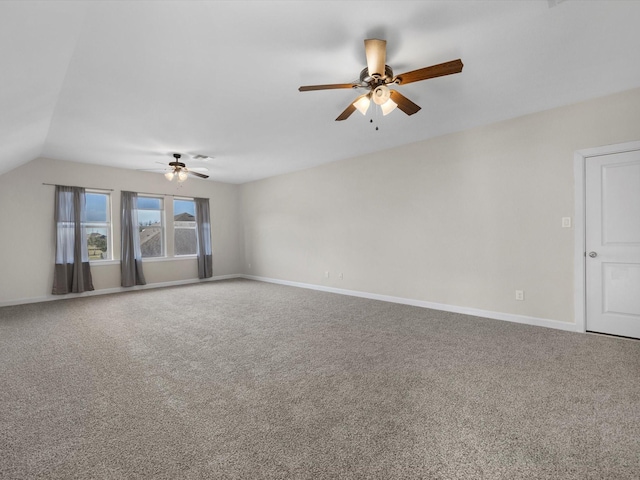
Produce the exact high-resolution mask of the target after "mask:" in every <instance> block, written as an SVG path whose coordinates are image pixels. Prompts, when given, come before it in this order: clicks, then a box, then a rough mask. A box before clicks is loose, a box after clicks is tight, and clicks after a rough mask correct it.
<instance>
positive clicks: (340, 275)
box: [338, 272, 344, 280]
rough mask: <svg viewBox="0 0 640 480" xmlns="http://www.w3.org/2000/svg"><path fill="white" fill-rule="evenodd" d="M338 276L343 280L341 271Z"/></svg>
mask: <svg viewBox="0 0 640 480" xmlns="http://www.w3.org/2000/svg"><path fill="white" fill-rule="evenodd" d="M338 278H339V279H340V280H343V279H344V275H343V274H342V272H340V273H339V274H338Z"/></svg>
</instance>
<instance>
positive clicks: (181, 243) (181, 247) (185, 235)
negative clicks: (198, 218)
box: [175, 228, 198, 255]
mask: <svg viewBox="0 0 640 480" xmlns="http://www.w3.org/2000/svg"><path fill="white" fill-rule="evenodd" d="M175 239H176V255H195V254H196V253H198V252H197V248H196V247H197V245H198V244H197V242H198V240H197V239H196V229H195V228H176V229H175Z"/></svg>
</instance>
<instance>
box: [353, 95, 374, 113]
mask: <svg viewBox="0 0 640 480" xmlns="http://www.w3.org/2000/svg"><path fill="white" fill-rule="evenodd" d="M370 104H371V100H369V97H368V96H366V95H365V96H362V97H360V98H359V99H358V100H356V101H355V102H353V106H354V107H356V108H357V109H358V111H359V112H360V113H361V114H362V115H366V113H367V110H369V105H370Z"/></svg>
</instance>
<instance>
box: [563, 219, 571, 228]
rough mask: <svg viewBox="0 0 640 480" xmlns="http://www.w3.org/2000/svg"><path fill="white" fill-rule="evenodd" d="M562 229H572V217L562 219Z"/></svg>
mask: <svg viewBox="0 0 640 480" xmlns="http://www.w3.org/2000/svg"><path fill="white" fill-rule="evenodd" d="M562 228H571V217H562Z"/></svg>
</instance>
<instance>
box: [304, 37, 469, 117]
mask: <svg viewBox="0 0 640 480" xmlns="http://www.w3.org/2000/svg"><path fill="white" fill-rule="evenodd" d="M386 50H387V41H386V40H379V39H377V38H370V39H367V40H365V41H364V53H365V56H366V57H367V68H365V69H364V70H362V71H361V72H360V82H354V83H336V84H330V85H307V86H302V87H300V88H298V90H299V91H300V92H310V91H312V90H333V89H340V88H354V89H357V88H364V89H367V90H368V92H367V93H365V94H364V95H360V96H359V97H358V98H356V99H355V101H354V102H353V103H352V104H351V105H349V106H348V107H347V108H346V109H345V111H344V112H342V113H341V114H340V115H339V116H338V118H336V121H341V120H346V119H347V118H349V116H351V114H352V113H353V112H354V111H356V110H358V111H359V112H360V113H362V114H363V115H365V114H366V113H367V111H368V110H369V106H370V105H371V100H372V99H373V103H375V104H376V105H379V106H380V109H381V110H382V114H383V115H388V114H389V113H391V112H392V111H394V110H395V109H396V108H399V109H400V110H402V111H403V112H404V113H406V114H407V115H413V114H414V113H417V112H418V111H419V110H420V107H419V106H418V105H416V104H415V103H413V102H412V101H411V100H409V99H408V98H407V97H405V96H404V95H402V94H401V93H400V92H398V91H397V90H392V89H390V88H389V85H406V84H407V83H413V82H419V81H421V80H428V79H430V78H436V77H442V76H445V75H451V74H454V73H460V72H461V71H462V67H463V64H462V61H461V60H460V59H457V60H452V61H450V62H445V63H440V64H438V65H432V66H430V67H425V68H420V69H418V70H412V71H410V72H405V73H401V74H399V75H394V74H393V70H391V67H389V65H386V64H385V62H386V56H387V52H386Z"/></svg>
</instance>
